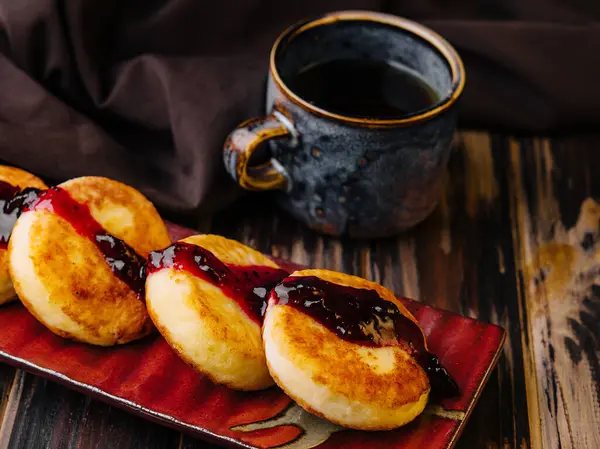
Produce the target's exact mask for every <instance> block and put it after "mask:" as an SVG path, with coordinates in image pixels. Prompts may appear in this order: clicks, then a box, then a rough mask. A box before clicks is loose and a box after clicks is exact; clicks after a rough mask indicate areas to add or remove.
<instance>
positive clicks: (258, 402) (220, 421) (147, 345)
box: [0, 225, 505, 449]
mask: <svg viewBox="0 0 600 449" xmlns="http://www.w3.org/2000/svg"><path fill="white" fill-rule="evenodd" d="M170 230H171V235H172V237H173V238H174V240H176V239H179V238H182V237H184V236H186V235H190V234H192V233H193V231H190V230H188V229H184V228H181V227H178V226H175V225H170ZM287 266H288V267H289V268H291V269H293V268H294V265H292V264H289V263H288V264H287ZM406 306H407V307H408V308H409V309H410V311H411V312H412V313H413V314H414V315H415V316H416V318H417V319H418V320H419V322H420V323H421V326H422V327H423V330H424V331H425V334H426V336H427V341H428V344H429V347H430V349H431V351H432V352H433V353H434V354H436V355H437V356H438V358H439V359H440V361H441V362H442V364H443V365H444V366H445V367H446V368H447V369H448V371H449V372H450V373H451V374H452V376H453V377H454V379H455V380H456V381H457V383H458V385H459V387H460V389H461V396H460V397H458V398H453V399H449V400H444V401H443V402H442V403H441V404H429V405H428V407H427V408H426V410H425V412H424V413H423V414H422V415H421V416H420V417H419V418H417V419H416V420H415V421H414V422H413V423H411V424H409V425H407V426H405V427H403V428H400V429H398V430H394V431H390V432H359V431H353V430H347V429H343V428H341V427H339V426H336V425H333V424H331V423H329V422H327V421H325V420H322V419H320V418H317V417H315V416H312V415H310V414H309V413H307V412H305V411H304V410H303V409H301V408H300V407H298V406H297V405H296V404H295V403H294V402H293V401H291V399H289V398H288V397H287V396H286V395H285V394H284V393H283V392H282V391H281V390H279V389H278V388H270V389H267V390H264V391H260V392H252V393H242V392H236V391H233V390H230V389H228V388H226V387H221V386H216V385H214V384H212V383H211V382H210V381H209V380H208V379H206V378H205V377H203V376H202V375H200V374H197V373H196V372H195V371H193V370H192V369H191V368H190V367H188V366H187V365H186V364H185V363H184V362H182V361H181V360H180V359H179V358H178V356H177V355H175V353H174V352H173V351H171V349H170V348H169V346H168V345H167V344H166V342H165V341H164V340H163V339H162V338H161V337H160V336H159V335H154V336H152V337H148V338H145V339H143V340H141V341H138V342H136V343H132V344H128V345H124V346H119V347H113V348H99V347H93V346H88V345H85V344H81V343H76V342H71V341H67V340H64V339H62V338H59V337H57V336H55V335H54V334H52V333H51V332H50V331H48V330H47V329H46V328H45V327H44V326H42V325H41V324H40V323H38V322H37V321H36V320H35V319H34V318H33V316H31V315H30V314H29V313H28V312H27V311H26V310H25V308H24V307H23V306H22V305H21V304H20V303H15V304H11V305H8V306H4V307H2V308H0V360H2V361H4V362H6V363H8V364H10V365H13V366H15V367H19V368H23V369H25V370H26V371H29V372H31V373H34V374H38V375H40V376H43V377H46V378H48V379H50V380H53V381H55V382H58V383H60V384H63V385H65V386H67V387H69V388H73V389H75V390H78V391H81V392H83V393H85V394H88V395H90V396H93V397H95V398H97V399H99V400H102V401H105V402H108V403H110V404H112V405H114V406H116V407H120V408H122V409H124V410H127V411H130V412H132V413H135V414H138V415H141V416H143V417H146V418H148V419H150V420H152V421H155V422H158V423H160V424H164V425H166V426H169V427H173V428H176V429H179V430H181V431H184V432H186V433H188V434H191V435H194V436H196V437H198V438H202V439H205V440H210V441H212V442H216V443H218V444H222V445H226V446H231V447H243V448H273V447H278V448H287V449H308V448H313V447H319V448H323V449H325V448H327V449H334V448H347V449H354V448H357V449H358V448H360V449H366V448H371V447H386V448H390V449H408V448H420V449H448V448H452V447H453V446H454V444H455V443H456V440H457V438H458V436H459V435H460V433H461V432H462V429H463V427H464V425H465V423H466V421H467V419H468V417H469V415H470V413H471V411H472V410H473V407H474V406H475V402H476V401H477V399H478V397H479V395H480V393H481V391H482V389H483V386H484V385H485V383H486V381H487V379H488V377H489V375H490V373H491V371H492V369H493V368H494V366H495V365H496V362H497V361H498V357H499V355H500V352H501V349H502V345H503V343H504V338H505V332H504V330H503V329H502V328H500V327H498V326H495V325H491V324H486V323H483V322H481V321H477V320H473V319H470V318H466V317H463V316H460V315H456V314H454V313H450V312H447V311H444V310H440V309H436V308H433V307H429V306H426V305H422V304H419V303H417V302H414V301H406Z"/></svg>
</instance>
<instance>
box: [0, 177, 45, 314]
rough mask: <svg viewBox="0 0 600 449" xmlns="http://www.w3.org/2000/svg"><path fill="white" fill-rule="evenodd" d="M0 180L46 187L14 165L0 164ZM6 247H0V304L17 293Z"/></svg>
mask: <svg viewBox="0 0 600 449" xmlns="http://www.w3.org/2000/svg"><path fill="white" fill-rule="evenodd" d="M0 180H1V181H4V182H7V183H9V184H11V185H13V186H16V187H19V188H21V189H24V188H26V187H35V188H37V189H46V188H47V186H46V184H44V181H42V180H41V179H40V178H38V177H37V176H35V175H33V174H31V173H29V172H27V171H25V170H21V169H20V168H16V167H8V166H6V165H0ZM7 254H8V253H7V249H6V248H0V304H5V303H7V302H11V301H13V300H15V299H17V294H16V292H15V289H14V287H13V284H12V280H11V278H10V272H9V270H8V255H7Z"/></svg>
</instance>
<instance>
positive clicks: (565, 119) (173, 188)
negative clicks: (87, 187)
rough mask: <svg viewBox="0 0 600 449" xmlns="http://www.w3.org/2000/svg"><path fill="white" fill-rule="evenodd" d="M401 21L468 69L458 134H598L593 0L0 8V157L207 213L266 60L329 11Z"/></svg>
mask: <svg viewBox="0 0 600 449" xmlns="http://www.w3.org/2000/svg"><path fill="white" fill-rule="evenodd" d="M340 9H372V10H379V11H386V12H392V13H395V14H398V15H402V16H405V17H409V18H412V19H414V20H417V21H420V22H422V23H424V24H425V25H428V26H430V27H431V28H433V29H435V30H436V31H438V32H439V33H441V34H442V35H444V36H445V37H446V38H447V39H449V40H450V42H451V43H452V44H454V45H455V46H456V48H457V49H458V50H459V52H460V53H461V55H462V56H463V58H464V61H465V65H466V69H467V88H466V91H465V93H464V96H463V100H462V102H461V105H460V107H461V110H460V117H461V121H462V124H463V126H468V127H485V128H492V129H510V130H515V131H533V132H547V131H560V130H568V129H580V130H581V129H594V128H596V129H597V128H598V125H600V107H598V102H599V101H600V2H598V1H595V0H589V1H585V0H485V1H482V0H454V1H439V0H412V1H383V2H382V1H370V0H347V1H341V0H329V1H322V0H302V1H297V2H296V1H289V2H288V1H282V0H277V1H275V0H213V1H207V0H200V1H199V0H173V1H166V0H162V1H160V0H128V1H123V0H68V1H67V0H63V1H56V0H0V159H2V160H4V161H6V162H7V163H10V164H14V165H17V166H20V167H23V168H25V169H28V170H31V171H32V172H34V173H37V174H39V175H42V176H45V177H49V178H51V179H55V180H63V179H67V178H70V177H75V176H82V175H101V176H108V177H112V178H114V179H118V180H121V181H123V182H126V183H128V184H130V185H133V186H134V187H137V188H138V189H140V190H141V191H142V192H143V193H144V194H146V195H147V196H149V198H150V199H151V200H153V201H154V202H155V203H156V204H157V205H158V206H159V207H160V208H162V209H163V210H164V211H166V212H176V213H190V212H194V211H196V212H197V211H200V212H210V211H213V210H214V209H216V208H220V207H223V206H225V205H226V204H227V203H229V202H230V201H231V200H232V199H233V198H234V197H235V196H236V195H238V194H239V193H240V189H239V188H237V186H235V185H234V184H233V182H232V181H231V180H229V178H228V177H227V175H226V174H225V172H224V169H223V167H222V162H221V146H222V143H223V140H224V139H225V137H226V135H227V133H228V132H229V131H230V130H231V129H232V128H233V127H234V126H235V125H236V124H237V123H238V122H240V121H242V120H244V119H246V118H249V117H251V116H253V115H256V114H260V113H261V111H262V103H263V95H264V81H265V76H266V71H267V62H268V54H269V49H270V47H271V44H272V43H273V41H274V39H275V38H276V36H277V35H278V34H279V33H280V32H281V31H282V30H283V29H284V28H286V27H287V26H289V25H290V24H292V23H294V22H296V21H298V20H300V19H302V18H305V17H311V16H315V15H318V14H320V13H322V12H325V11H332V10H340Z"/></svg>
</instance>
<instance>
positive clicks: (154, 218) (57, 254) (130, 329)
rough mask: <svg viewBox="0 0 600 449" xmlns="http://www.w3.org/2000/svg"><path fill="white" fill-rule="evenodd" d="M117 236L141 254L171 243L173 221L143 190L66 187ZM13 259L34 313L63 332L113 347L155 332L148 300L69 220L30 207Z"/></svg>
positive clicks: (75, 183)
mask: <svg viewBox="0 0 600 449" xmlns="http://www.w3.org/2000/svg"><path fill="white" fill-rule="evenodd" d="M58 187H60V188H62V189H64V190H66V191H67V192H68V193H69V194H70V196H71V197H72V198H73V199H74V200H75V201H77V202H79V203H82V204H84V205H87V206H88V207H89V210H90V213H91V215H92V217H93V218H94V219H95V221H96V222H98V223H99V224H100V225H101V226H102V228H104V230H106V231H108V232H109V233H110V234H111V235H112V236H114V237H117V238H119V239H121V240H123V241H124V242H125V243H127V244H128V245H129V246H130V247H131V248H133V249H134V250H135V251H136V252H137V253H138V254H139V255H140V256H142V257H147V256H148V254H149V252H150V251H152V250H155V249H159V248H164V247H165V246H167V245H169V243H170V238H169V234H168V232H167V229H166V226H165V224H164V223H163V221H162V219H161V218H160V216H159V215H158V212H157V211H156V209H155V208H154V206H153V205H152V203H150V201H148V200H147V199H146V198H145V197H144V196H143V195H142V194H141V193H140V192H138V191H137V190H135V189H134V188H132V187H129V186H127V185H125V184H122V183H119V182H117V181H113V180H110V179H106V178H100V177H82V178H76V179H72V180H69V181H67V182H65V183H63V184H61V185H60V186H58ZM8 257H9V266H10V272H11V276H12V279H13V282H14V285H15V290H16V291H17V294H18V296H19V298H20V299H21V301H22V302H23V304H24V305H25V306H26V307H27V308H28V309H29V311H30V312H31V313H32V314H33V315H34V316H35V317H36V318H37V319H38V320H39V321H41V322H42V323H43V324H44V325H45V326H47V327H48V328H49V329H50V330H51V331H52V332H54V333H56V334H57V335H60V336H61V337H65V338H71V339H75V340H79V341H82V342H86V343H90V344H95V345H100V346H110V345H114V344H121V343H127V342H130V341H132V340H135V339H138V338H141V337H143V336H145V335H147V334H148V333H150V332H151V331H152V330H153V326H152V322H151V320H150V318H149V316H148V314H147V311H146V307H145V304H144V298H143V297H141V298H140V297H138V295H137V294H136V292H135V291H134V290H133V289H132V288H131V287H130V285H128V284H127V283H126V282H125V281H123V280H122V279H120V278H119V277H117V275H116V274H115V273H114V272H113V271H112V270H111V268H110V266H109V264H108V262H107V260H106V259H105V257H104V254H103V253H102V252H101V251H100V250H99V249H98V247H97V246H96V245H95V244H94V243H93V242H92V241H91V240H90V239H89V238H87V237H84V236H82V235H81V234H80V233H79V232H78V231H77V230H76V228H75V227H74V226H73V225H72V224H71V223H70V222H69V221H68V220H65V219H64V218H63V217H61V216H59V215H57V214H56V213H55V212H53V211H49V210H32V211H27V212H24V213H23V214H22V215H21V216H20V217H19V219H18V220H17V223H16V224H15V227H14V229H13V233H12V236H11V238H10V241H9V245H8Z"/></svg>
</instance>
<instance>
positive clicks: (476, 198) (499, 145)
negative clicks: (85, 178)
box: [0, 133, 600, 449]
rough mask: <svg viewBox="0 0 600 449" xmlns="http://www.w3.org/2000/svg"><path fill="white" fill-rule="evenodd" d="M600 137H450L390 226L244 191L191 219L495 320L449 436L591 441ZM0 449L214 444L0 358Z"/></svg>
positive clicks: (597, 387) (599, 406) (596, 403)
mask: <svg viewBox="0 0 600 449" xmlns="http://www.w3.org/2000/svg"><path fill="white" fill-rule="evenodd" d="M598 145H600V136H598V137H594V136H586V137H576V138H560V139H554V140H552V141H550V140H547V139H516V138H508V137H504V136H499V135H488V134H484V133H464V134H462V135H460V136H458V138H457V139H456V147H455V151H454V152H453V155H452V158H451V162H450V174H449V177H448V180H447V184H446V189H445V194H444V197H443V198H442V200H441V201H440V205H439V207H438V208H437V210H436V211H435V212H434V214H433V215H432V216H431V217H430V218H429V219H428V220H426V221H425V222H424V223H423V224H421V225H420V226H418V227H417V228H415V229H413V230H411V231H409V232H407V233H404V234H402V235H401V236H398V237H395V238H389V239H383V240H374V241H348V240H337V239H333V238H329V237H324V236H319V235H317V234H314V233H312V232H311V231H309V230H307V229H305V228H304V227H302V225H300V224H298V223H297V222H295V221H293V220H292V219H290V218H289V217H287V216H285V215H283V214H282V213H280V212H279V211H277V210H275V209H274V208H273V206H271V204H272V201H271V199H270V196H269V194H256V195H252V196H248V197H246V198H244V199H243V200H241V201H240V202H239V203H238V204H237V205H236V206H235V207H233V208H230V209H228V210H227V211H225V212H223V213H221V214H219V215H217V216H215V217H198V218H197V219H195V220H194V221H193V222H192V223H190V222H187V223H186V224H187V225H193V226H195V227H197V228H198V229H200V230H201V231H204V232H209V231H210V232H214V233H218V234H222V235H225V236H228V237H231V238H236V239H238V240H240V241H242V242H244V243H247V244H249V245H251V246H253V247H255V248H257V249H259V250H261V251H264V252H268V253H272V254H274V255H275V256H277V257H282V258H289V259H292V260H293V261H294V262H297V263H301V264H306V265H310V266H314V267H317V268H321V267H324V268H330V269H334V270H340V271H344V272H348V273H353V274H359V275H362V276H364V277H367V278H369V279H372V280H375V281H378V282H381V283H382V284H383V285H385V286H386V287H389V288H391V289H392V290H393V291H395V292H396V293H398V294H401V295H404V296H409V297H412V298H415V299H417V300H419V301H422V302H424V303H427V304H434V305H437V306H440V307H444V308H448V309H450V310H453V311H457V312H460V313H462V314H465V315H468V316H472V317H478V318H481V319H483V320H486V321H490V322H494V323H498V324H500V325H502V326H504V327H505V328H506V329H507V331H508V338H507V342H506V345H505V347H504V353H503V355H502V357H501V359H500V362H499V364H498V368H497V369H496V370H495V372H494V373H493V375H492V377H491V379H490V381H489V382H488V385H487V387H486V388H485V390H484V392H483V395H482V397H481V399H480V401H479V403H478V405H477V407H476V409H475V411H474V413H473V415H472V417H471V419H470V421H469V423H468V424H467V427H466V430H465V433H464V434H463V436H462V437H461V439H460V440H459V444H458V447H459V448H464V449H467V448H490V449H491V448H494V449H496V448H503V449H504V448H519V449H520V448H536V449H537V448H552V449H554V448H576V449H579V448H583V449H587V448H590V449H595V448H597V447H600V430H599V428H600V426H598V423H599V422H600V365H599V360H600V351H599V340H600V333H599V331H598V329H600V324H599V323H600V279H599V277H600V265H599V263H600V249H599V246H598V245H600V244H598V243H597V242H598V240H599V229H598V227H599V220H600V206H599V205H598V203H597V201H598V200H599V198H600V180H597V179H595V177H594V171H593V170H594V168H595V167H598V166H599V165H598V163H599V162H600V155H598V154H597V150H596V147H597V146H598ZM0 385H1V387H2V402H1V405H0V412H1V413H2V416H1V423H2V424H1V428H0V449H2V448H5V447H6V448H36V449H37V448H78V449H88V448H119V449H120V448H150V449H153V448H183V449H198V448H213V447H214V446H211V445H209V444H207V443H204V442H200V441H197V440H194V439H192V438H189V437H186V436H181V435H179V434H177V433H176V432H173V431H171V430H168V429H165V428H162V427H160V426H156V425H153V424H151V423H148V422H146V421H144V420H142V419H140V418H136V417H133V416H130V415H127V414H126V413H124V412H121V411H119V410H115V409H113V408H111V407H109V406H107V405H104V404H101V403H98V402H96V401H92V400H90V399H87V398H86V397H84V396H82V395H80V394H78V393H75V392H71V391H69V390H66V389H64V388H62V387H59V386H58V385H55V384H52V383H48V382H45V381H42V380H40V379H37V378H36V377H34V376H31V375H25V374H23V373H22V372H21V371H16V372H15V370H13V369H11V368H8V367H2V369H1V370H0Z"/></svg>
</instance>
